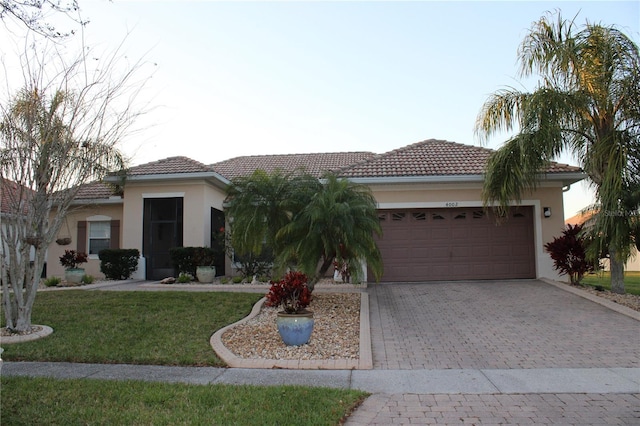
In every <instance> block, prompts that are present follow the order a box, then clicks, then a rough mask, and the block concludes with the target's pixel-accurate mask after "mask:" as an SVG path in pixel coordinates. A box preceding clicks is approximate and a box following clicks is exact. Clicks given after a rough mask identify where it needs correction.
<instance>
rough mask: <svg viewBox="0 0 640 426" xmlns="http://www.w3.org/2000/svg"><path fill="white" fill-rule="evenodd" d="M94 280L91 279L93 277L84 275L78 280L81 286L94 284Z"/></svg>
mask: <svg viewBox="0 0 640 426" xmlns="http://www.w3.org/2000/svg"><path fill="white" fill-rule="evenodd" d="M95 280H96V279H95V278H94V277H93V275H86V274H85V275H83V276H82V279H81V280H80V282H81V283H82V284H93V282H94V281H95Z"/></svg>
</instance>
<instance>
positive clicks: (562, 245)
mask: <svg viewBox="0 0 640 426" xmlns="http://www.w3.org/2000/svg"><path fill="white" fill-rule="evenodd" d="M585 245H586V244H585V238H584V237H583V236H582V225H575V226H573V225H567V229H565V230H564V231H562V236H560V237H556V238H554V239H553V241H551V242H550V243H547V244H545V245H544V248H545V250H546V251H547V252H548V253H549V255H550V256H551V259H553V265H554V267H555V268H556V270H558V271H560V274H561V275H569V280H570V281H571V284H580V281H581V280H582V277H583V276H584V275H585V274H586V273H589V272H594V271H595V269H596V266H597V265H594V264H593V263H592V262H589V261H587V255H586V248H585Z"/></svg>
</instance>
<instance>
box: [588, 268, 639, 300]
mask: <svg viewBox="0 0 640 426" xmlns="http://www.w3.org/2000/svg"><path fill="white" fill-rule="evenodd" d="M582 284H584V285H589V286H592V287H596V286H602V287H604V288H605V289H607V290H611V273H609V272H600V273H597V274H589V275H585V276H584V278H582ZM624 289H625V291H626V292H627V293H630V294H637V295H640V272H628V271H627V272H625V273H624Z"/></svg>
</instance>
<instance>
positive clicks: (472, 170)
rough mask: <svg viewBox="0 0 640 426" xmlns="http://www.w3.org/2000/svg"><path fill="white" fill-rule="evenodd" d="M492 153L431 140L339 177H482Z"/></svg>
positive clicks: (554, 169) (560, 167)
mask: <svg viewBox="0 0 640 426" xmlns="http://www.w3.org/2000/svg"><path fill="white" fill-rule="evenodd" d="M492 152H494V151H493V150H491V149H488V148H482V147H476V146H470V145H464V144H460V143H456V142H449V141H445V140H437V139H429V140H425V141H422V142H418V143H414V144H412V145H408V146H405V147H403V148H399V149H396V150H393V151H389V152H387V153H384V154H380V155H378V156H375V157H374V158H371V159H369V160H367V161H364V162H362V163H359V164H356V165H354V166H353V167H347V168H345V169H343V170H341V171H340V173H339V174H340V175H341V176H343V177H353V178H358V177H367V178H368V177H375V178H382V177H409V176H460V175H482V174H484V167H485V165H486V164H487V161H488V159H489V156H490V155H491V153H492ZM547 172H549V173H558V172H580V168H578V167H573V166H568V165H566V164H560V163H555V162H554V163H551V165H550V166H549V168H548V169H547Z"/></svg>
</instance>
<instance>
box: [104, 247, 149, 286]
mask: <svg viewBox="0 0 640 426" xmlns="http://www.w3.org/2000/svg"><path fill="white" fill-rule="evenodd" d="M98 257H99V258H100V272H102V273H103V274H104V276H105V277H107V278H109V279H113V280H126V279H128V278H129V277H131V274H132V273H133V272H134V271H135V270H136V269H138V258H139V257H140V251H138V249H104V250H101V251H100V254H98Z"/></svg>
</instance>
